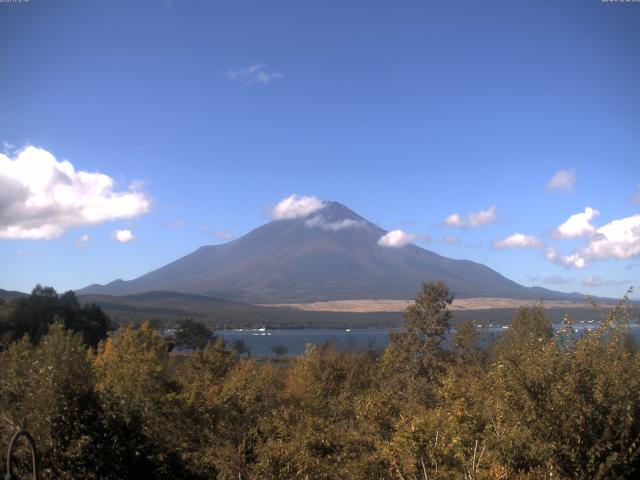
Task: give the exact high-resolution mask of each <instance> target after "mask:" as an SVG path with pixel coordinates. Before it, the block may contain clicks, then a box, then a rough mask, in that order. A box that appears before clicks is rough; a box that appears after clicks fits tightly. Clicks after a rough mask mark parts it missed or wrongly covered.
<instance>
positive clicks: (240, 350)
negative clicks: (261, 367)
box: [233, 339, 251, 357]
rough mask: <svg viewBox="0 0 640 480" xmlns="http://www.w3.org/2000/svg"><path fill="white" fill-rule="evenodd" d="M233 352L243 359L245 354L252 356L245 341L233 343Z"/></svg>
mask: <svg viewBox="0 0 640 480" xmlns="http://www.w3.org/2000/svg"><path fill="white" fill-rule="evenodd" d="M233 351H234V352H236V353H237V354H238V356H239V357H241V356H242V355H243V354H244V353H246V354H247V356H251V352H250V351H249V347H247V344H246V343H245V342H244V340H240V339H238V340H236V341H235V342H233Z"/></svg>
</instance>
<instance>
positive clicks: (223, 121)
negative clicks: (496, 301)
mask: <svg viewBox="0 0 640 480" xmlns="http://www.w3.org/2000/svg"><path fill="white" fill-rule="evenodd" d="M639 49H640V4H638V3H605V2H601V1H600V0H576V1H563V2H557V1H545V0H536V1H523V2H513V1H492V0H487V1H483V2H477V1H457V2H441V1H438V2H436V1H428V2H427V1H401V2H398V1H394V2H390V1H388V2H387V1H376V2H371V1H367V2H355V1H354V2H343V1H326V2H301V1H290V2H279V1H273V2H265V1H253V2H250V1H241V0H236V1H178V0H173V1H170V0H164V1H160V0H159V1H136V2H129V1H119V0H111V1H109V2H103V1H93V0H83V1H67V0H56V1H45V0H30V1H29V2H26V3H15V4H13V3H0V60H1V61H2V74H1V75H0V142H3V145H4V146H3V147H2V151H3V155H4V163H2V162H3V160H2V157H0V265H2V267H1V268H0V288H4V289H17V290H23V291H28V290H30V289H31V288H32V287H33V286H34V284H35V283H37V282H40V283H43V284H47V285H52V286H54V287H55V288H57V289H59V290H66V289H70V288H80V287H83V286H85V285H87V284H90V283H94V282H97V283H105V282H108V281H111V280H113V279H115V278H124V279H130V278H134V277H136V276H138V275H140V274H143V273H145V272H147V271H149V270H151V269H153V268H156V267H159V266H161V265H163V264H165V263H167V262H169V261H171V260H174V259H176V258H177V257H179V256H182V255H184V254H187V253H189V252H191V251H192V250H193V249H195V248H197V247H198V246H201V245H205V244H214V243H221V242H223V241H227V240H228V239H229V238H231V237H237V236H240V235H242V234H244V233H246V232H248V231H250V230H251V229H253V228H255V227H257V226H259V225H261V224H262V223H265V222H267V221H269V215H268V212H269V209H270V208H272V207H273V206H274V205H276V204H277V203H278V202H279V201H280V200H282V199H283V198H285V197H288V196H289V195H291V194H293V193H296V194H298V195H310V196H315V197H317V198H319V199H322V200H337V201H340V202H341V203H344V204H345V205H347V206H349V207H350V208H352V209H353V210H355V211H356V212H358V213H359V214H361V215H362V216H364V217H366V218H368V219H369V220H371V221H374V222H376V223H378V224H379V225H380V226H382V227H383V228H386V229H389V230H393V229H401V230H403V231H405V232H408V233H410V234H413V235H415V236H416V237H417V238H418V239H419V240H418V244H419V245H421V246H423V247H425V248H428V249H430V250H433V251H435V252H437V253H440V254H442V255H446V256H449V257H453V258H468V259H471V260H475V261H478V262H482V263H484V264H486V265H488V266H490V267H491V268H494V269H496V270H497V271H499V272H501V273H502V274H504V275H506V276H508V277H509V278H512V279H513V280H516V281H518V282H520V283H523V284H525V285H534V284H537V285H542V286H545V287H547V288H552V289H556V290H562V291H581V292H589V293H593V294H597V295H606V296H613V297H619V296H621V295H622V294H623V293H624V292H625V290H626V288H627V287H628V286H629V285H631V284H634V285H636V287H638V286H640V282H638V280H640V274H639V273H638V272H640V257H639V256H638V253H640V239H639V238H640V228H636V227H637V226H638V223H637V222H638V217H634V216H635V215H638V214H640V186H639V185H640V88H638V86H639V85H640V56H639V55H638V50H639ZM29 146H34V147H38V148H39V149H41V150H36V149H28V148H27V147H29ZM45 151H46V152H49V154H50V155H49V156H47V155H48V154H46V152H45ZM25 152H26V153H25ZM21 153H22V154H23V155H24V156H23V163H24V165H27V164H28V161H31V160H32V159H33V158H36V157H37V158H40V159H41V160H42V161H41V162H40V163H37V164H38V165H41V168H45V169H46V165H49V166H51V165H54V166H56V165H57V166H59V162H62V161H64V160H66V161H68V162H70V164H71V165H72V167H73V172H71V173H69V175H68V176H64V178H65V179H66V180H64V181H63V182H62V183H64V184H65V185H71V186H72V187H73V186H74V185H76V183H77V182H80V183H79V184H78V185H80V184H81V185H80V186H79V187H78V188H80V189H82V188H84V189H85V190H82V191H84V192H85V193H86V191H88V190H87V189H88V188H89V187H88V186H87V185H92V187H91V188H94V190H91V192H93V193H91V195H94V194H95V195H94V197H91V195H89V194H87V195H88V197H87V198H89V197H90V198H93V200H95V202H96V204H95V205H93V207H95V208H93V207H92V208H93V210H91V212H92V213H87V212H86V211H85V210H83V211H82V212H83V213H82V214H79V213H78V211H79V210H78V209H77V208H75V207H78V205H75V206H74V209H71V210H64V209H63V208H62V207H60V205H56V206H54V207H55V208H54V207H52V206H51V205H44V204H43V205H44V206H42V205H41V210H39V211H38V212H37V213H34V212H33V211H32V210H29V209H28V208H27V207H26V206H25V205H26V204H24V205H22V204H20V202H19V200H20V198H26V197H19V195H20V192H21V191H22V190H20V189H19V188H16V189H11V188H9V186H11V185H14V183H9V182H17V181H21V182H22V184H25V182H26V184H29V185H30V186H31V187H33V185H32V183H33V182H35V180H34V178H36V177H37V173H36V172H35V170H33V172H34V173H31V169H29V168H27V169H26V170H25V169H22V170H20V169H19V168H18V167H17V166H16V165H18V163H16V162H17V159H18V158H19V156H20V154H21ZM45 157H46V159H48V160H46V159H45ZM47 162H49V163H47ZM52 162H57V163H52ZM2 165H4V167H2ZM34 165H36V163H34ZM42 165H45V166H42ZM3 168H4V170H3ZM34 168H35V167H34ZM38 168H40V167H38ZM56 168H57V167H56ZM60 168H62V167H60ZM64 168H68V167H64ZM51 171H53V170H51ZM56 171H57V170H56ZM560 171H564V172H566V174H567V175H566V176H565V178H564V182H562V181H561V182H560V183H559V184H558V186H557V188H551V189H550V188H547V186H548V184H549V182H550V180H551V179H552V177H553V176H554V175H555V174H556V173H557V172H560ZM3 172H4V173H3ZM16 172H18V173H16ZM20 172H22V173H20ZM25 172H26V173H25ZM78 172H88V175H91V174H95V173H97V172H99V173H101V174H104V175H106V176H108V178H110V179H111V180H112V181H113V184H112V185H109V186H107V187H104V186H103V187H104V188H103V189H102V190H100V191H99V192H98V193H96V191H95V189H96V188H98V187H97V186H96V185H97V184H94V183H95V182H93V180H96V179H98V177H95V176H94V177H91V176H84V177H83V176H82V175H80V174H78ZM3 174H4V175H5V177H6V178H5V180H6V182H7V183H6V184H4V186H3V183H2V178H3V177H2V175H3ZM20 175H22V176H20ZM56 178H58V177H55V178H54V177H51V178H49V181H50V182H55V181H58V180H56ZM100 178H102V179H103V180H104V177H100ZM7 179H8V180H7ZM52 179H53V180H52ZM69 179H71V180H69ZM83 179H84V180H83ZM87 179H88V180H87ZM572 179H573V180H572ZM30 182H31V183H30ZM65 182H66V183H65ZM74 182H76V183H74ZM83 182H84V183H83ZM87 182H89V183H87ZM92 182H93V183H92ZM98 183H99V182H98ZM22 184H21V185H22ZM48 185H49V187H51V184H50V183H49V184H48ZM14 186H15V185H14ZM3 188H4V194H3V192H2V191H1V190H2V189H3ZM21 188H22V187H21ZM43 188H44V187H43ZM98 190H99V189H98ZM71 191H75V190H71ZM16 192H17V193H16ZM12 195H13V196H12ZM18 197H19V198H18ZM39 198H40V200H41V201H42V202H45V203H46V202H47V201H49V200H50V197H49V196H47V195H44V196H42V197H39ZM74 198H75V197H74ZM83 198H84V197H83ZM105 198H106V200H105ZM76 200H77V198H76ZM103 200H104V201H103ZM3 203H4V205H3ZM36 203H37V202H36ZM30 205H31V204H30ZM23 207H24V208H23ZM32 207H33V205H31V206H29V208H32ZM49 207H51V208H49ZM58 207H60V208H58ZM67 207H68V205H67ZM491 207H494V209H493V210H491ZM587 207H590V208H592V209H595V210H596V211H597V212H598V213H599V214H598V215H592V218H591V220H589V221H588V222H586V223H585V221H582V223H581V220H584V219H580V218H577V219H574V222H573V223H571V224H570V225H569V227H568V228H569V230H571V228H573V229H574V230H573V233H574V234H575V235H573V234H567V235H564V236H565V237H566V236H569V237H570V236H574V238H558V237H562V236H563V235H559V234H558V232H557V230H556V229H557V228H558V227H559V226H560V225H562V224H563V223H564V222H566V221H567V220H568V219H569V218H570V217H571V216H572V215H574V214H578V213H580V212H584V211H585V209H586V208H587ZM34 208H35V207H34ZM65 208H66V207H65ZM69 208H71V207H69ZM96 209H97V210H96ZM63 210H64V211H63ZM98 210H99V211H98ZM481 211H489V212H491V213H492V214H493V215H489V217H488V218H487V221H486V223H484V224H481V225H476V226H470V225H468V223H469V217H468V216H469V215H470V214H474V213H478V212H481ZM52 212H53V213H52ZM70 212H71V213H70ZM454 213H458V214H459V215H460V218H461V220H463V221H464V222H465V223H466V225H464V226H459V227H451V226H446V225H444V223H443V222H444V220H445V219H446V218H447V217H449V216H450V215H452V214H454ZM47 215H50V217H49V218H47ZM616 220H620V221H622V223H620V222H618V223H616V222H615V221H616ZM38 222H41V223H42V225H39V224H38ZM611 222H614V223H613V224H612V223H611ZM450 223H451V222H450ZM585 225H586V226H585ZM607 225H609V227H607V228H608V230H607V229H605V230H604V231H605V232H608V233H607V235H609V234H610V233H611V235H609V236H611V237H615V236H616V235H617V237H616V238H617V239H618V240H619V241H618V240H615V239H613V238H608V237H607V238H605V239H604V240H606V241H607V242H609V243H606V244H604V243H602V242H603V241H604V240H603V237H606V236H607V235H605V234H604V233H603V231H600V232H599V231H598V229H600V228H602V227H606V226H607ZM3 229H4V230H3ZM29 229H31V230H29ZM576 229H577V230H576ZM3 231H4V234H3V233H2V232H3ZM116 231H120V233H119V234H117V233H116ZM126 232H128V233H126ZM516 233H520V234H522V235H523V236H524V237H522V238H520V239H519V240H518V239H517V238H515V237H512V238H511V241H510V242H504V241H505V239H507V238H509V237H510V236H511V235H513V234H516ZM26 237H32V238H26ZM118 237H119V238H120V240H123V241H118ZM453 237H455V238H453ZM534 237H535V238H534ZM427 238H430V239H431V240H430V241H427V240H425V239H427ZM445 238H446V240H445ZM125 240H130V241H125ZM447 240H448V241H447ZM500 241H503V243H498V244H496V243H494V242H500ZM616 242H617V243H616ZM515 244H519V245H529V247H527V248H496V246H497V245H502V246H503V247H504V246H513V245H515ZM551 249H553V250H551ZM550 252H552V253H550ZM554 254H555V256H554ZM571 255H575V256H574V257H571ZM548 257H553V258H552V259H551V260H550V259H549V258H548ZM582 257H584V258H583V260H584V265H581V266H582V268H577V267H576V258H582ZM634 296H635V297H636V298H640V297H639V296H638V294H637V293H636V294H635V295H634Z"/></svg>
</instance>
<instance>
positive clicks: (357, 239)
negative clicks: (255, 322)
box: [77, 202, 584, 304]
mask: <svg viewBox="0 0 640 480" xmlns="http://www.w3.org/2000/svg"><path fill="white" fill-rule="evenodd" d="M386 233H387V231H386V230H384V229H382V228H380V227H379V226H377V225H375V224H373V223H371V222H369V221H368V220H366V219H365V218H363V217H361V216H360V215H358V214H357V213H356V212H354V211H352V210H350V209H349V208H348V207H346V206H344V205H342V204H340V203H338V202H325V203H324V206H323V207H322V208H321V209H319V210H317V211H315V212H312V213H310V214H308V215H304V216H300V217H297V218H290V219H282V220H273V221H271V222H269V223H266V224H264V225H261V226H259V227H257V228H255V229H254V230H252V231H251V232H249V233H247V234H246V235H244V236H242V237H240V238H237V239H235V240H233V241H231V242H228V243H225V244H221V245H207V246H202V247H199V248H198V249H196V250H195V251H193V252H191V253H190V254H187V255H185V256H183V257H181V258H179V259H177V260H175V261H173V262H171V263H169V264H167V265H164V266H162V267H160V268H158V269H155V270H152V271H151V272H148V273H146V274H144V275H142V276H140V277H137V278H135V279H132V280H128V281H125V280H122V279H118V280H114V281H113V282H110V283H108V284H106V285H98V284H93V285H90V286H88V287H85V288H83V289H80V290H78V291H77V293H78V294H80V295H87V294H103V295H130V294H135V293H143V292H147V291H154V290H164V291H175V292H182V293H192V294H198V295H210V296H214V297H219V298H224V299H228V300H233V301H239V302H245V303H263V304H268V303H298V302H315V301H325V300H349V299H359V298H388V299H411V298H415V296H416V294H417V293H418V290H419V288H420V285H421V283H422V282H424V281H428V280H442V281H444V282H445V283H446V284H447V285H448V286H449V288H450V290H451V291H452V293H454V295H456V296H457V297H505V298H523V299H531V298H540V299H576V298H584V297H583V296H582V295H580V294H575V293H574V294H567V293H561V292H555V291H552V290H548V289H545V288H542V287H525V286H522V285H520V284H518V283H516V282H514V281H512V280H510V279H508V278H506V277H505V276H503V275H501V274H500V273H498V272H496V271H494V270H492V269H491V268H489V267H487V266H486V265H483V264H480V263H477V262H473V261H471V260H454V259H450V258H447V257H444V256H441V255H438V254H437V253H434V252H432V251H429V250H426V249H424V248H422V247H419V246H417V245H413V244H408V245H405V246H402V247H397V248H393V247H387V246H381V245H379V243H378V240H379V239H380V237H382V236H383V235H385V234H386Z"/></svg>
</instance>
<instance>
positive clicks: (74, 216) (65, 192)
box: [0, 146, 151, 239]
mask: <svg viewBox="0 0 640 480" xmlns="http://www.w3.org/2000/svg"><path fill="white" fill-rule="evenodd" d="M113 188H114V182H113V179H112V178H111V177H109V176H107V175H104V174H101V173H90V172H84V171H77V170H76V169H75V168H74V166H73V165H72V164H71V163H70V162H68V161H58V160H56V158H55V157H54V156H53V155H52V154H51V153H49V152H48V151H46V150H44V149H41V148H36V147H33V146H29V147H27V148H25V149H24V150H22V151H20V152H19V153H18V154H17V156H16V157H15V158H14V159H11V158H9V157H8V156H6V155H3V154H0V238H14V239H17V238H29V239H50V238H54V237H57V236H59V235H62V234H63V233H64V232H65V231H66V230H67V229H69V228H72V227H78V226H83V225H95V224H99V223H103V222H106V221H109V220H116V219H123V218H133V217H136V216H138V215H142V214H144V213H146V212H148V211H149V207H150V204H151V202H150V200H149V198H148V197H147V195H145V194H144V193H142V192H140V191H137V190H132V189H129V190H127V191H122V192H115V191H114V190H113Z"/></svg>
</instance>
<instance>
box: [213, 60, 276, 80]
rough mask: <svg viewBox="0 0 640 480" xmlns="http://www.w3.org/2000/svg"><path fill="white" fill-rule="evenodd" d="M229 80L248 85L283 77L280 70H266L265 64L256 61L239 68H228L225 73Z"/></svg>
mask: <svg viewBox="0 0 640 480" xmlns="http://www.w3.org/2000/svg"><path fill="white" fill-rule="evenodd" d="M224 76H225V77H227V78H228V79H229V80H233V81H238V82H242V83H245V84H247V85H250V84H252V83H263V84H266V83H269V82H270V81H272V80H276V79H278V78H282V77H284V75H283V74H282V73H280V72H273V71H272V72H269V71H267V65H266V64H264V63H256V64H253V65H250V66H248V67H247V68H243V69H241V70H228V71H227V72H226V73H225V74H224Z"/></svg>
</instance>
